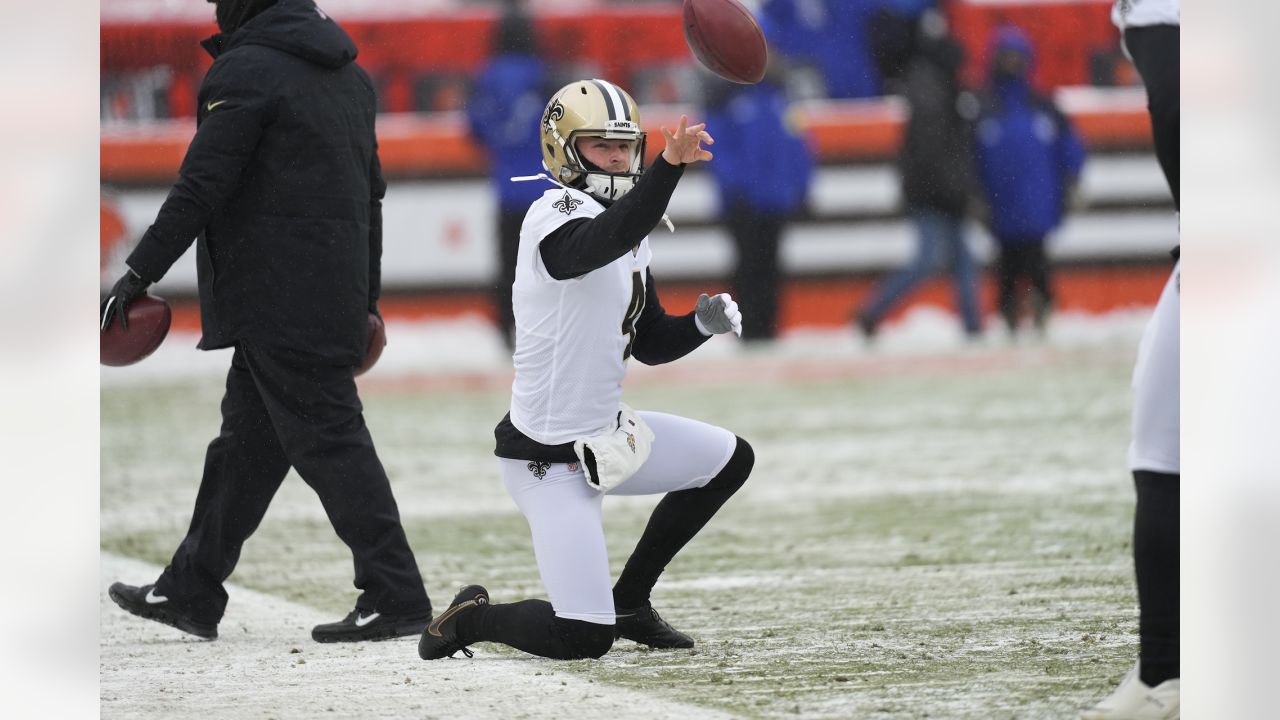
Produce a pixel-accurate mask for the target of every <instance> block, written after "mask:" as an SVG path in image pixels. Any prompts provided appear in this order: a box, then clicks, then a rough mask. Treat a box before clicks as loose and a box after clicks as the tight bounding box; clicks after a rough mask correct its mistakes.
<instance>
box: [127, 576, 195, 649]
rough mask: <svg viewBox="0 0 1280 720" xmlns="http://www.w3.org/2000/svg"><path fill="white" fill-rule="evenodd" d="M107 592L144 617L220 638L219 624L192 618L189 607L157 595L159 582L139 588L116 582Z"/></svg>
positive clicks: (180, 628)
mask: <svg viewBox="0 0 1280 720" xmlns="http://www.w3.org/2000/svg"><path fill="white" fill-rule="evenodd" d="M107 595H109V596H111V599H112V600H114V601H115V604H117V605H119V606H120V607H122V608H124V609H125V610H126V611H128V612H130V613H133V614H134V615H137V616H138V617H140V618H146V619H148V620H155V621H156V622H158V623H164V624H165V625H168V626H170V627H175V628H178V629H179V630H181V631H183V632H185V633H191V634H192V635H195V636H196V637H200V638H204V639H205V640H214V639H216V638H217V637H218V624H217V623H204V622H199V621H197V620H194V619H192V618H191V615H190V614H189V612H188V611H187V609H186V608H183V607H182V606H181V605H180V604H179V603H177V602H176V601H171V600H170V599H169V598H167V597H165V596H163V595H157V594H156V586H155V585H143V586H142V587H136V586H134V585H125V584H124V583H112V584H111V587H110V588H108V589H107Z"/></svg>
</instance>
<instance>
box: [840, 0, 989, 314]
mask: <svg viewBox="0 0 1280 720" xmlns="http://www.w3.org/2000/svg"><path fill="white" fill-rule="evenodd" d="M945 33H946V27H945V22H944V21H943V19H942V16H941V15H940V14H938V13H932V12H931V13H926V14H925V15H924V16H922V18H921V21H920V35H919V36H918V37H919V39H918V40H917V47H916V49H915V52H914V53H913V57H912V59H911V60H910V61H909V62H908V63H907V66H906V70H905V72H904V74H903V78H902V86H903V94H904V95H905V99H906V101H907V104H908V106H909V107H910V117H909V118H908V120H907V123H906V128H905V130H904V136H903V141H902V149H901V151H900V152H899V156H898V169H899V172H900V173H901V175H902V198H903V202H904V204H905V205H906V210H907V214H908V215H909V216H910V217H911V221H912V224H913V225H915V228H916V238H917V243H916V253H915V257H914V258H913V259H912V260H911V262H910V264H909V265H907V267H905V268H903V269H902V270H899V271H898V272H897V273H895V274H894V275H893V276H891V277H890V278H888V279H887V280H885V281H884V282H883V283H881V284H880V286H879V287H877V288H876V290H875V291H874V292H873V293H872V295H871V297H870V298H869V299H868V300H867V302H866V303H865V304H864V305H863V306H862V307H861V308H860V309H859V310H858V312H857V314H856V316H855V321H856V322H857V325H858V327H859V329H861V330H862V332H863V334H864V335H866V336H867V337H871V336H872V335H874V334H875V333H876V331H877V329H878V328H879V326H880V323H881V321H882V320H883V319H884V316H885V315H886V314H888V313H889V311H890V310H892V309H893V307H894V306H895V305H896V304H898V302H900V301H901V300H902V299H903V298H904V297H906V296H907V294H908V293H910V292H911V291H912V289H914V288H915V287H916V286H917V285H919V284H920V283H921V282H923V281H925V280H927V279H928V278H929V277H930V276H931V275H933V274H935V273H937V272H939V271H941V270H943V269H949V270H950V271H951V273H952V281H953V284H954V286H955V297H956V305H957V308H958V309H959V311H960V316H961V319H962V321H963V323H964V331H965V334H966V335H967V336H968V337H971V338H973V337H976V336H978V335H979V334H980V333H981V331H982V318H981V314H980V312H979V310H978V299H977V298H978V291H977V266H976V264H975V262H974V259H973V255H972V253H971V251H970V250H969V245H968V243H967V241H966V239H965V232H964V221H965V215H966V212H967V208H968V205H969V201H970V197H971V195H972V192H973V184H974V181H973V173H972V170H971V164H972V155H971V152H970V143H969V133H970V130H969V124H968V120H966V119H965V118H964V117H962V115H961V112H960V108H959V104H960V98H961V93H960V84H959V80H958V78H957V73H958V71H959V68H960V64H961V61H962V60H963V51H962V50H961V48H960V46H959V44H957V43H956V42H955V41H954V40H952V39H951V38H950V37H948V36H947V35H946V34H945Z"/></svg>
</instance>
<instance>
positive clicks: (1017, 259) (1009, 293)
mask: <svg viewBox="0 0 1280 720" xmlns="http://www.w3.org/2000/svg"><path fill="white" fill-rule="evenodd" d="M999 244H1000V258H999V259H998V260H997V261H996V290H997V293H996V295H997V302H998V303H999V305H1000V314H1001V315H1002V316H1003V317H1004V321H1005V323H1007V324H1008V325H1009V329H1010V330H1013V329H1016V328H1017V326H1018V314H1019V312H1020V308H1021V307H1022V303H1021V302H1020V300H1021V298H1022V297H1023V295H1031V300H1032V305H1033V309H1034V310H1035V311H1036V317H1037V319H1038V320H1043V315H1042V313H1043V312H1045V311H1047V309H1048V308H1049V307H1050V306H1051V305H1052V304H1053V293H1052V291H1051V289H1050V287H1049V285H1050V278H1049V259H1048V257H1047V256H1046V255H1045V252H1044V237H1034V238H1016V239H1006V238H1001V239H1000V243H999ZM1022 278H1026V280H1027V284H1028V285H1029V288H1028V289H1027V290H1026V291H1025V292H1024V293H1023V294H1019V289H1018V281H1019V280H1020V279H1022Z"/></svg>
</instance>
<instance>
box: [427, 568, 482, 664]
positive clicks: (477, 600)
mask: <svg viewBox="0 0 1280 720" xmlns="http://www.w3.org/2000/svg"><path fill="white" fill-rule="evenodd" d="M488 604H489V591H488V590H485V589H484V588H483V587H482V586H480V585H468V586H466V587H464V588H462V589H461V590H459V591H458V594H457V595H455V596H454V597H453V602H452V603H450V604H449V609H448V610H445V611H444V612H443V613H441V614H440V616H439V617H437V618H436V619H435V620H432V621H431V624H430V625H428V626H427V629H426V630H425V631H423V633H422V639H421V640H419V641H418V656H419V657H421V658H422V659H423V660H439V659H440V658H446V657H453V654H454V653H456V652H458V651H459V650H461V651H462V654H463V655H466V656H467V657H471V656H472V654H473V653H472V652H471V650H470V649H468V648H467V646H466V643H463V642H460V641H459V640H458V616H459V615H461V614H462V613H463V612H465V611H467V610H470V609H471V608H474V607H478V606H480V605H488Z"/></svg>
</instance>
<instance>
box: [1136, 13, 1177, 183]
mask: <svg viewBox="0 0 1280 720" xmlns="http://www.w3.org/2000/svg"><path fill="white" fill-rule="evenodd" d="M1179 34H1180V33H1179V29H1178V26H1177V25H1152V26H1149V27H1131V28H1128V29H1127V30H1125V31H1124V44H1125V47H1127V48H1128V49H1129V54H1130V55H1132V56H1133V64H1134V66H1136V67H1137V68H1138V74H1139V75H1141V76H1142V83H1143V84H1144V85H1146V86H1147V110H1148V111H1149V112H1150V113H1151V133H1152V136H1153V139H1154V140H1155V146H1156V159H1157V160H1159V161H1160V169H1161V170H1163V171H1164V177H1165V180H1167V181H1168V182H1169V190H1170V191H1171V192H1172V193H1173V204H1174V207H1181V206H1180V205H1179V202H1178V170H1179V162H1180V161H1179V157H1178V142H1179V140H1180V138H1181V131H1180V129H1179V118H1180V116H1181V107H1182V98H1181V94H1180V91H1179V77H1180V76H1179V65H1180V62H1179V50H1178V41H1179Z"/></svg>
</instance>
